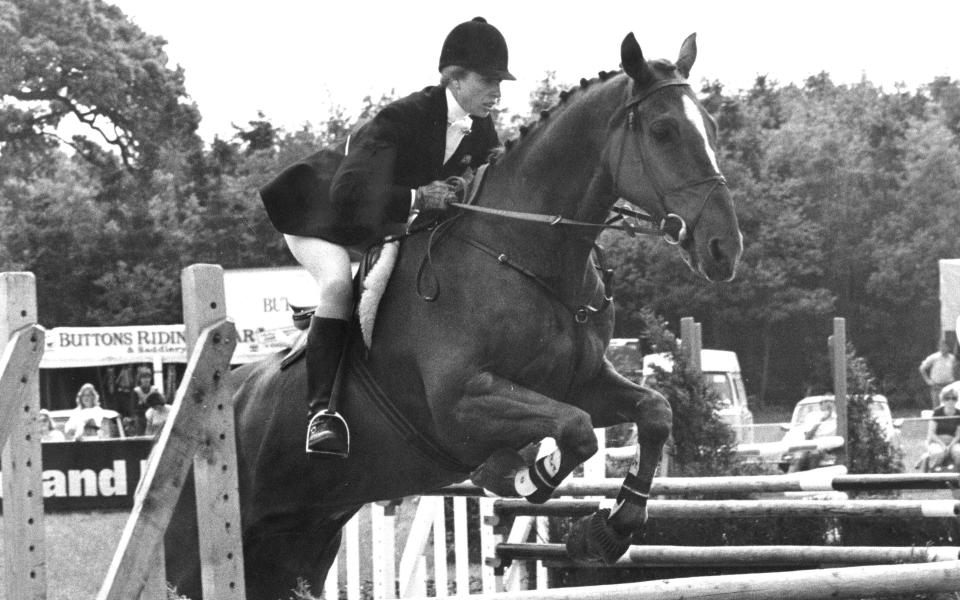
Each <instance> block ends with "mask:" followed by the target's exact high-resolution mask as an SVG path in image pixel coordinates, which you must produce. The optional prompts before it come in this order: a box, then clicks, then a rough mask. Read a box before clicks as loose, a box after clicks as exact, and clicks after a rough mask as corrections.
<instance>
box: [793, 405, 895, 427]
mask: <svg viewBox="0 0 960 600" xmlns="http://www.w3.org/2000/svg"><path fill="white" fill-rule="evenodd" d="M819 412H820V403H819V402H807V403H804V404H800V405H798V406H797V409H796V411H795V412H794V415H793V421H792V425H794V426H796V425H800V424H802V423H804V422H805V421H806V420H807V419H808V418H812V417H811V415H813V414H814V413H819ZM870 416H872V417H873V418H874V420H876V421H877V423H880V424H881V425H883V426H888V425H889V424H890V423H892V421H893V417H892V416H891V415H890V406H889V405H888V404H887V403H886V402H885V401H883V400H877V399H875V400H872V401H871V402H870ZM833 418H836V415H834V416H833Z"/></svg>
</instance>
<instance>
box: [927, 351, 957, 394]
mask: <svg viewBox="0 0 960 600" xmlns="http://www.w3.org/2000/svg"><path fill="white" fill-rule="evenodd" d="M920 376H921V377H923V381H924V382H925V383H926V384H927V386H928V387H929V388H930V403H931V404H932V405H933V406H932V407H933V408H937V407H938V406H940V391H941V390H942V389H943V386H945V385H947V384H948V383H950V382H952V381H955V380H956V379H957V357H956V356H954V355H953V353H952V352H950V345H949V344H947V340H945V339H944V340H941V341H940V351H939V352H934V353H933V354H931V355H930V356H928V357H926V358H925V359H923V362H921V363H920Z"/></svg>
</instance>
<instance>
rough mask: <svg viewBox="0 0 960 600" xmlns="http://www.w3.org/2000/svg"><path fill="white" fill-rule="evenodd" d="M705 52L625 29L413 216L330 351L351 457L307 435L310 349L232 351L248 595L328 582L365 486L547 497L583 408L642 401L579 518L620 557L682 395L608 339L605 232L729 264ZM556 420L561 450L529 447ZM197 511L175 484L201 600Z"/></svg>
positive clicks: (181, 582)
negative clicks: (466, 180)
mask: <svg viewBox="0 0 960 600" xmlns="http://www.w3.org/2000/svg"><path fill="white" fill-rule="evenodd" d="M696 53H697V49H696V38H695V35H691V36H690V37H688V38H687V39H686V40H685V41H684V42H683V44H682V45H681V49H680V54H679V58H678V59H677V60H676V62H675V63H674V62H671V61H669V60H664V59H660V60H651V61H648V60H646V59H645V58H644V56H643V53H642V51H641V48H640V45H639V44H638V43H637V40H636V38H635V37H634V35H633V34H632V33H630V34H628V35H627V36H626V37H625V38H624V39H623V41H622V43H621V48H620V58H621V67H622V70H621V71H618V72H615V73H603V72H602V73H601V74H600V77H596V78H593V79H591V80H582V81H581V82H580V86H579V87H577V88H574V89H573V90H571V91H569V92H567V93H565V94H564V95H563V98H562V100H561V102H559V103H558V104H557V105H556V106H555V107H554V108H552V109H551V110H549V111H545V112H544V113H543V114H542V115H541V118H540V120H539V121H538V122H537V123H535V124H534V125H533V126H531V127H530V128H529V129H528V130H527V131H526V132H525V133H524V135H522V136H521V137H520V138H519V139H518V140H516V141H515V143H514V144H513V146H512V147H510V148H509V149H507V150H506V151H505V152H503V153H502V155H501V156H499V158H498V159H497V160H496V161H495V162H493V163H492V164H490V165H489V166H488V167H487V168H486V169H485V173H484V175H483V178H482V180H481V181H480V182H479V183H476V186H475V187H476V191H475V193H474V195H473V199H472V202H471V203H458V204H457V205H456V206H455V207H453V208H451V209H450V212H452V213H453V214H452V215H451V216H449V217H448V218H446V219H444V220H442V221H441V222H440V224H438V225H436V226H434V227H431V228H428V229H426V230H424V231H422V232H420V233H416V234H412V235H409V236H407V237H405V238H403V240H402V243H401V246H400V250H399V254H398V256H397V263H396V267H395V270H394V272H393V274H392V276H391V277H390V280H389V283H388V284H387V287H386V289H385V291H384V293H383V297H382V299H381V301H380V306H379V313H378V315H377V322H376V326H375V328H374V330H373V334H372V342H371V344H370V345H369V347H366V345H365V344H363V343H357V342H356V339H359V335H357V336H354V337H355V342H354V343H353V344H352V345H351V351H350V352H349V360H348V361H347V363H346V366H345V368H344V369H343V370H342V372H341V376H340V386H341V394H342V395H341V398H342V400H341V402H340V410H341V411H342V412H343V414H344V416H345V417H346V419H347V421H348V422H349V423H350V424H351V427H352V439H351V440H350V443H351V452H350V456H349V457H348V458H346V459H341V460H335V459H329V458H327V459H316V458H314V457H312V456H310V455H307V454H306V453H305V452H304V441H303V429H304V424H305V423H306V415H305V406H304V400H303V397H304V390H305V389H306V381H305V377H306V375H305V369H304V366H303V361H302V360H300V361H297V360H291V357H290V356H289V355H287V356H285V355H283V354H282V353H281V354H277V355H274V356H271V357H268V358H266V359H264V360H262V361H260V362H257V363H251V364H249V365H244V366H243V367H240V368H238V369H236V370H235V371H233V372H232V374H231V377H230V379H231V382H230V383H231V386H232V390H233V393H234V398H235V401H236V427H237V451H238V469H239V484H240V490H239V491H240V504H241V518H242V526H243V553H244V562H245V582H246V588H247V597H248V598H251V599H253V600H276V599H277V598H280V597H283V598H286V597H288V595H289V593H290V590H291V589H292V588H294V587H296V586H297V585H298V581H299V580H303V581H306V582H307V583H308V584H309V586H310V587H311V589H313V590H319V589H322V588H321V586H322V584H323V581H324V579H325V577H326V573H327V571H328V569H329V568H330V565H331V563H332V561H333V559H334V558H335V556H336V552H337V550H338V547H339V543H340V529H341V527H342V526H343V525H344V524H345V523H346V521H347V520H348V519H349V518H350V517H351V516H352V515H353V514H354V513H355V512H356V511H357V510H358V509H359V508H360V507H361V506H362V505H363V504H364V503H367V502H373V501H380V500H390V499H396V498H400V497H404V496H410V495H415V494H418V493H423V492H425V491H430V490H435V489H438V488H441V487H442V486H445V485H449V484H451V483H455V482H459V481H463V480H464V479H465V478H466V477H467V476H470V478H471V479H472V480H473V481H474V482H475V483H477V484H479V485H482V486H483V487H485V488H486V489H487V490H490V491H491V492H492V493H496V494H499V495H503V496H522V497H525V498H527V499H528V500H530V501H532V502H543V501H545V500H546V499H547V498H549V496H550V494H551V493H552V492H553V490H554V489H555V487H556V486H557V485H558V484H559V483H560V482H561V481H562V480H563V479H564V478H565V477H566V476H567V475H568V474H569V473H570V472H571V471H573V469H574V468H575V467H577V466H578V465H579V464H581V463H582V462H584V461H585V460H586V459H587V458H589V457H590V456H591V455H593V454H594V453H595V452H596V451H597V440H596V437H595V435H594V432H593V428H594V427H607V426H611V425H615V424H619V423H626V422H633V423H635V424H636V427H637V437H638V446H637V454H636V458H635V460H634V463H633V465H632V468H631V469H630V471H629V474H628V475H627V476H626V477H625V479H624V482H623V486H622V489H621V491H620V493H619V496H618V498H617V501H616V505H615V507H614V508H613V509H604V510H603V511H600V512H598V513H596V514H594V515H591V516H589V517H586V518H584V519H583V520H581V521H580V522H578V523H577V524H576V525H575V527H574V528H573V531H572V532H571V533H570V535H569V537H568V539H567V547H568V549H569V551H570V552H571V554H572V555H573V556H575V557H577V558H580V559H584V560H591V561H598V562H612V561H615V560H616V559H617V558H618V557H619V556H620V555H621V554H622V553H623V552H624V551H625V550H626V548H627V546H628V545H629V544H630V542H631V537H632V536H633V534H635V533H638V532H640V531H642V529H643V527H644V523H645V521H646V517H647V513H646V499H647V496H648V494H649V491H650V487H651V484H652V480H653V476H654V473H655V471H656V469H657V467H658V463H659V459H660V454H661V449H662V446H663V444H664V443H665V441H666V439H667V437H668V435H669V433H670V427H671V423H672V414H671V409H670V405H669V403H668V402H667V400H666V399H665V398H664V397H663V396H662V395H660V394H659V393H657V392H655V391H654V390H652V389H649V388H646V387H643V386H640V385H638V384H635V383H633V382H631V381H629V380H627V379H626V378H624V377H622V376H621V375H619V374H618V373H617V372H616V371H615V370H614V368H613V366H612V365H611V364H610V362H609V361H607V360H606V359H605V358H604V351H605V348H606V346H607V344H608V342H609V339H610V337H611V335H612V331H613V319H614V308H613V306H612V298H611V297H610V296H611V292H610V290H609V287H610V282H609V280H608V278H607V277H606V273H605V268H604V266H603V264H602V260H601V259H600V255H599V254H598V250H597V245H596V238H597V237H598V236H599V233H600V231H601V230H603V229H604V228H611V227H616V228H619V229H622V230H624V231H626V232H627V233H628V234H635V233H636V232H637V230H638V229H640V225H641V224H640V223H639V221H638V219H637V217H645V218H646V220H649V221H651V222H653V223H655V224H656V231H657V232H658V233H659V234H661V235H662V236H663V237H664V238H665V239H666V240H667V242H669V243H671V244H673V245H674V246H675V247H676V248H677V251H678V252H679V253H680V254H681V256H682V257H683V259H684V261H685V262H686V264H687V265H688V266H689V268H690V269H691V270H692V271H694V272H695V273H697V274H699V275H701V276H702V277H704V278H706V279H707V280H710V281H717V282H719V281H727V280H730V279H732V278H733V276H734V274H735V271H736V267H737V262H738V260H739V257H740V254H741V253H742V250H743V243H742V236H741V233H740V229H739V225H738V222H737V217H736V214H735V211H734V207H733V203H732V200H731V196H730V192H729V190H728V188H727V186H726V184H725V180H724V179H723V176H722V175H721V173H720V169H719V167H718V164H717V158H716V144H717V141H716V136H717V128H716V124H715V122H714V121H713V119H712V118H711V117H710V115H709V114H708V113H707V112H706V110H705V109H704V108H703V106H702V105H701V104H700V103H699V102H698V100H697V97H696V95H695V94H694V92H693V90H692V89H691V87H690V85H689V83H688V82H687V78H688V76H689V73H690V69H691V67H692V66H693V64H694V60H695V59H696ZM624 202H626V203H628V204H626V205H625V204H624ZM620 206H624V208H620V209H617V207H620ZM614 209H617V210H618V211H619V212H618V215H619V216H616V217H611V210H614ZM548 437H549V438H553V439H554V440H555V442H556V450H554V451H553V452H552V453H551V454H549V455H547V456H543V457H541V458H539V459H536V457H535V456H534V457H532V458H531V457H530V453H529V452H526V451H525V449H527V448H529V447H530V446H531V445H532V444H536V443H538V442H540V441H542V440H543V439H545V438H548ZM194 518H195V510H194V508H193V498H192V496H191V494H190V490H189V489H185V490H184V493H183V494H182V496H181V499H180V502H179V503H178V507H177V509H176V511H175V514H174V518H173V521H172V522H171V524H170V528H169V530H168V532H167V546H166V547H167V548H168V552H167V555H166V564H167V567H168V579H169V580H170V582H171V584H172V585H174V586H175V587H176V588H177V589H178V590H179V591H180V592H181V593H186V594H187V595H188V596H190V597H191V598H194V599H195V600H196V599H197V598H199V597H200V590H199V571H198V565H199V559H198V555H197V553H196V550H195V547H194V546H195V536H196V531H195V525H194V524H193V523H194V521H193V519H194Z"/></svg>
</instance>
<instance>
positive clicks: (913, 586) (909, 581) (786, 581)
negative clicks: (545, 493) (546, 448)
mask: <svg viewBox="0 0 960 600" xmlns="http://www.w3.org/2000/svg"><path fill="white" fill-rule="evenodd" d="M958 589H960V561H943V562H932V563H925V564H924V563H921V564H906V565H868V566H861V567H842V568H835V569H807V570H800V571H787V572H776V573H748V574H744V575H714V576H710V577H684V578H682V579H661V580H658V581H644V582H639V583H618V584H609V585H598V586H581V587H569V588H559V589H548V590H531V591H520V592H503V593H490V594H477V595H472V596H470V600H689V599H690V598H710V600H769V599H770V598H777V600H820V599H822V598H831V599H838V598H865V597H871V596H880V595H895V594H917V593H921V592H930V593H932V592H955V591H956V590H958Z"/></svg>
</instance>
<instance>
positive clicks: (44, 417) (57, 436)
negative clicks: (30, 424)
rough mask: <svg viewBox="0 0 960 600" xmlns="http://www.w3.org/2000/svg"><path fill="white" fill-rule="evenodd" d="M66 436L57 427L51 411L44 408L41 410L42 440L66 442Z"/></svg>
mask: <svg viewBox="0 0 960 600" xmlns="http://www.w3.org/2000/svg"><path fill="white" fill-rule="evenodd" d="M66 440H67V438H66V436H64V435H63V432H62V431H60V430H59V429H57V428H56V427H55V426H54V424H53V419H52V418H51V417H50V411H49V410H47V409H45V408H43V409H41V410H40V441H41V442H64V441H66Z"/></svg>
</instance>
